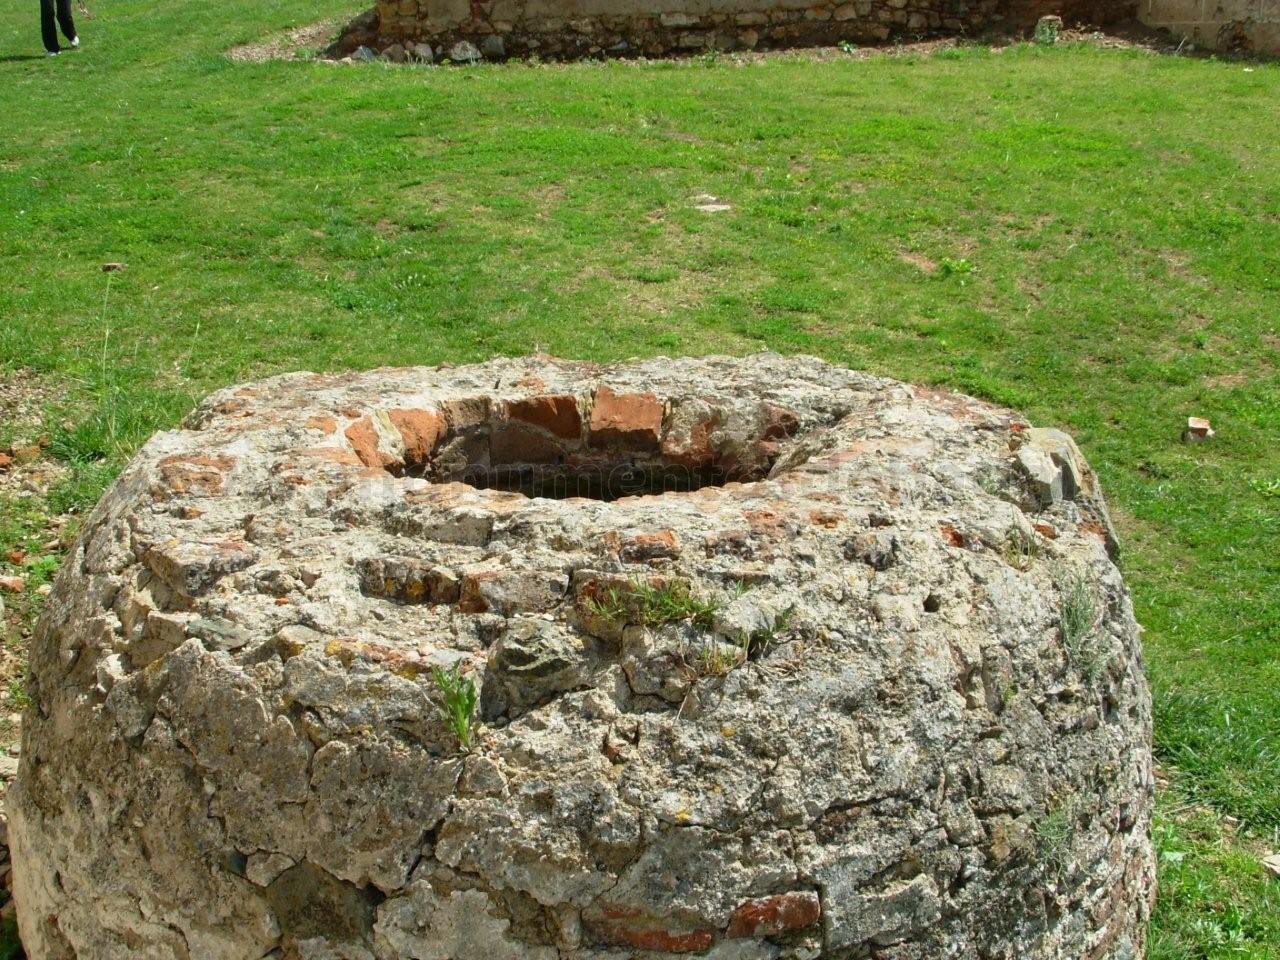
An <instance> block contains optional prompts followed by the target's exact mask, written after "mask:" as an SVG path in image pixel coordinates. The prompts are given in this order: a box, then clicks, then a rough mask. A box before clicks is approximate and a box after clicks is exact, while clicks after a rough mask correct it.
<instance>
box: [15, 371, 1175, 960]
mask: <svg viewBox="0 0 1280 960" xmlns="http://www.w3.org/2000/svg"><path fill="white" fill-rule="evenodd" d="M1113 555H1114V539H1113V538H1112V535H1111V530H1110V525H1109V522H1108V519H1107V514H1106V509H1105V507H1104V505H1103V501H1102V497H1101V494H1100V493H1099V491H1098V488H1097V483H1096V480H1095V478H1094V475H1093V474H1092V473H1091V472H1090V470H1089V468H1088V466H1087V465H1086V464H1085V462H1084V461H1083V459H1082V458H1081V457H1080V453H1079V451H1078V450H1077V449H1076V447H1075V445H1074V444H1073V443H1072V441H1071V440H1070V439H1069V438H1068V437H1067V436H1065V435H1064V434H1062V433H1059V432H1057V431H1054V430H1037V429H1032V428H1030V427H1029V426H1028V424H1027V423H1026V422H1025V421H1024V420H1022V419H1021V418H1020V417H1019V416H1017V415H1016V414H1014V413H1011V412H1009V411H1008V410H1003V409H999V408H997V407H993V406H989V405H987V404H985V403H981V402H979V401H976V400H973V399H970V398H967V397H963V396H958V395H954V394H948V393H942V392H938V391H934V390H926V389H921V388H913V387H909V386H905V385H903V384H900V383H895V382H892V381H888V380H881V379H876V378H874V377H870V376H867V375H865V374H861V373H854V372H850V371H848V370H844V369H840V368H837V367H833V366H829V365H827V364H824V363H822V362H819V361H817V360H813V359H807V358H783V357H779V356H775V355H762V356H757V357H751V358H747V359H740V360H739V359H723V358H711V359H701V360H665V359H664V360H652V361H647V362H643V363H636V364H631V365H623V366H608V367H598V366H591V365H587V364H577V363H567V362H562V361H556V360H551V359H547V358H534V359H529V360H501V361H495V362H492V363H486V364H483V365H479V366H471V367H456V368H435V369H427V368H422V369H404V370H377V371H371V372H368V373H361V374H351V375H342V376H326V375H316V374H310V373H300V374H292V375H288V376H283V377H276V378H274V379H271V380H266V381H263V382H261V383H256V384H252V385H249V386H243V387H238V388H233V389H228V390H225V391H222V392H220V393H217V394H215V395H214V396H212V397H210V398H209V399H208V400H207V401H206V402H205V403H203V404H202V405H201V406H200V408H199V409H198V410H197V411H196V412H195V413H194V414H193V415H192V416H191V417H190V419H189V420H188V422H187V423H186V425H185V427H184V429H181V430H177V431H174V432H170V433H164V434H160V435H158V436H156V437H154V438H153V439H152V440H151V441H150V442H149V443H148V444H147V445H146V447H145V448H144V449H143V451H142V452H141V453H140V454H139V456H138V457H137V459H136V460H135V461H134V462H133V464H132V465H131V466H130V467H129V468H128V469H127V470H126V471H125V472H124V474H123V475H122V476H121V477H120V479H119V480H118V481H117V483H116V484H115V486H114V487H112V489H111V491H110V492H109V493H108V494H107V495H106V496H105V497H104V499H103V501H102V502H101V503H100V504H99V506H98V508H97V509H96V510H95V511H94V513H93V514H92V516H91V517H90V518H89V519H88V521H87V522H86V524H85V527H84V531H83V533H82V535H81V537H80V539H79V541H78V543H77V545H76V547H75V549H74V551H73V552H72V555H71V556H70V557H69V559H68V561H67V563H66V566H65V568H64V570H63V572H62V574H61V575H60V577H59V579H58V582H57V584H56V587H55V589H54V592H53V595H52V596H51V597H50V599H49V603H48V607H47V610H46V613H45V616H44V618H43V620H42V621H41V624H40V628H39V634H38V638H37V642H36V643H35V646H34V649H33V652H32V682H31V696H32V706H31V708H30V710H29V712H28V716H27V718H26V721H25V723H24V727H23V729H24V737H25V742H24V747H23V751H22V766H21V770H20V773H19V779H18V782H17V783H16V785H15V787H14V789H13V792H12V793H11V794H10V799H9V804H10V816H11V826H10V836H11V838H12V844H13V857H14V863H15V874H16V885H15V897H16V899H17V904H18V908H19V918H20V922H21V929H22V935H23V938H24V941H25V943H26V946H27V950H28V956H29V957H31V958H32V960H69V958H77V960H116V958H126V957H127V958H131V960H138V958H144V960H146V958H156V960H175V958H180V960H256V958H289V960H294V958H299V960H372V958H377V960H409V958H412V960H576V958H584V960H586V958H590V960H627V958H639V960H644V958H667V957H674V956H676V955H693V954H696V955H700V956H703V957H708V958H717V960H772V958H818V957H824V958H849V960H853V958H874V960H910V958H918V960H926V958H928V960H936V958H971V960H978V958H983V960H994V958H1009V960H1013V958H1019V960H1026V958H1054V960H1104V958H1108V960H1109V958H1115V960H1120V958H1132V957H1137V956H1140V955H1141V953H1142V951H1143V931H1144V924H1145V921H1146V919H1147V915H1148V910H1149V903H1150V897H1151V893H1152V883H1153V880H1152V853H1151V845H1150V841H1149V836H1148V829H1149V824H1150V811H1151V784H1152V775H1151V758H1150V750H1149V736H1150V712H1149V702H1148V694H1147V687H1146V683H1145V681H1144V679H1143V673H1142V661H1141V651H1140V647H1139V639H1138V627H1137V625H1136V624H1135V622H1134V619H1133V613H1132V609H1131V606H1130V601H1129V595H1128V593H1127V591H1126V589H1125V586H1124V584H1123V582H1122V580H1121V577H1120V574H1119V572H1118V570H1117V569H1116V566H1115V564H1114V562H1113ZM433 667H441V668H443V669H444V670H448V671H457V676H459V677H460V678H464V679H465V678H467V677H469V678H472V679H473V681H474V683H475V684H476V686H478V688H479V705H478V707H477V709H476V714H475V717H474V723H473V725H472V727H471V728H470V729H469V730H466V729H464V730H461V731H459V730H456V729H454V728H452V727H451V726H450V725H449V724H447V723H446V722H445V720H444V719H443V717H442V714H441V711H440V709H439V707H440V704H441V700H442V693H441V687H440V685H439V679H438V677H437V676H436V674H435V673H433V670H432V668H433ZM460 732H461V733H465V734H468V735H469V738H470V740H471V747H470V749H469V750H464V749H462V747H461V744H460Z"/></svg>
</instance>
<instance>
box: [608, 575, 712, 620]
mask: <svg viewBox="0 0 1280 960" xmlns="http://www.w3.org/2000/svg"><path fill="white" fill-rule="evenodd" d="M719 609H720V604H719V603H718V602H716V601H715V600H713V599H711V598H709V597H700V596H698V595H697V594H695V593H694V592H693V591H692V590H690V589H689V584H688V583H686V582H684V581H683V580H666V581H663V582H661V583H658V584H656V585H655V584H653V583H649V582H647V581H644V580H635V581H632V582H631V583H629V584H627V585H625V586H613V587H609V588H608V589H607V590H605V591H604V592H603V593H602V594H600V595H599V596H595V597H590V598H588V600H587V610H588V611H589V612H590V613H591V614H593V615H594V616H597V617H599V618H601V619H602V620H608V621H610V622H613V623H634V624H637V625H639V626H644V627H654V626H662V625H663V624H667V623H680V622H682V621H686V620H688V621H690V622H692V623H693V624H694V625H695V626H699V627H702V628H704V629H706V628H708V627H710V626H711V622H712V619H713V618H714V617H715V613H716V611H717V610H719Z"/></svg>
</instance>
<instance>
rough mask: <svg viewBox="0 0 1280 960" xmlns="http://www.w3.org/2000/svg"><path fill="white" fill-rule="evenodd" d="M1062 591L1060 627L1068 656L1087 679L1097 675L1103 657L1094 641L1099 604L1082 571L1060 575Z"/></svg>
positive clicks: (1059, 586) (1059, 587) (1060, 589)
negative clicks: (1092, 636) (1094, 626)
mask: <svg viewBox="0 0 1280 960" xmlns="http://www.w3.org/2000/svg"><path fill="white" fill-rule="evenodd" d="M1058 590H1059V592H1060V593H1061V595H1062V610H1061V613H1060V614H1059V623H1058V625H1059V627H1060V629H1061V630H1062V643H1063V646H1065V647H1066V650H1067V655H1068V656H1069V657H1070V658H1071V662H1072V663H1074V664H1075V665H1076V667H1077V668H1078V669H1079V670H1080V673H1081V675H1082V676H1084V678H1085V679H1086V680H1092V679H1093V678H1094V677H1095V676H1097V674H1098V672H1099V670H1100V669H1101V667H1102V659H1101V655H1100V652H1099V650H1098V648H1097V646H1096V645H1095V644H1093V643H1091V642H1090V637H1091V635H1092V633H1093V624H1094V621H1095V620H1096V618H1097V615H1098V606H1097V603H1096V602H1095V600H1094V598H1093V593H1092V592H1091V591H1090V590H1089V585H1088V583H1087V582H1086V581H1085V578H1084V575H1083V574H1082V573H1080V571H1079V570H1074V571H1071V572H1070V573H1067V574H1064V575H1062V576H1061V577H1060V578H1059V584H1058Z"/></svg>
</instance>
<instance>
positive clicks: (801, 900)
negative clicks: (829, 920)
mask: <svg viewBox="0 0 1280 960" xmlns="http://www.w3.org/2000/svg"><path fill="white" fill-rule="evenodd" d="M821 916H822V901H820V900H819V899H818V895H817V894H816V893H814V892H813V891H812V890H795V891H792V892H791V893H780V894H777V895H776V896H772V897H760V898H759V899H756V900H746V901H744V902H743V903H740V904H738V909H736V910H734V911H733V917H732V918H731V919H730V920H729V931H728V934H727V935H728V936H730V937H773V936H777V935H779V934H783V933H789V932H790V931H792V930H803V929H804V928H805V927H809V926H812V925H813V924H815V923H817V922H818V918H819V917H821Z"/></svg>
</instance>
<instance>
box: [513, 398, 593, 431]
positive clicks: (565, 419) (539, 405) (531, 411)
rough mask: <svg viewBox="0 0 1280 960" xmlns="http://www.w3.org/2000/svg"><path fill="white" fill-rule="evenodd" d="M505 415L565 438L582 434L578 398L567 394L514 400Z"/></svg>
mask: <svg viewBox="0 0 1280 960" xmlns="http://www.w3.org/2000/svg"><path fill="white" fill-rule="evenodd" d="M507 416H509V417H511V418H512V419H513V420H523V421H524V422H525V423H530V424H533V425H534V426H535V427H541V428H542V429H543V430H546V431H548V432H550V433H554V434H555V435H556V436H557V437H563V438H565V439H566V440H576V439H578V438H579V437H581V436H582V413H581V411H580V410H579V409H578V400H577V398H576V397H572V396H569V395H568V394H555V395H550V396H541V397H526V398H525V399H524V400H515V401H513V402H512V403H510V404H509V405H508V406H507Z"/></svg>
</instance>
